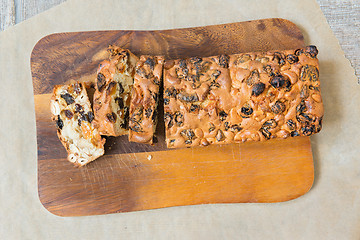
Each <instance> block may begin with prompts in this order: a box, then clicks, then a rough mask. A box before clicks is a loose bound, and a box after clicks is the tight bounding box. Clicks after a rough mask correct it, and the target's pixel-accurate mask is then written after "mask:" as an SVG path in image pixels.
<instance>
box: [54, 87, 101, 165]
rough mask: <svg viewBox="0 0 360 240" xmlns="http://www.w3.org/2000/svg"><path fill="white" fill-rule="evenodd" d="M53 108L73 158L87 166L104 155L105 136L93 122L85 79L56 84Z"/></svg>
mask: <svg viewBox="0 0 360 240" xmlns="http://www.w3.org/2000/svg"><path fill="white" fill-rule="evenodd" d="M50 108H51V112H52V114H53V120H54V121H55V122H56V126H57V135H58V137H59V139H60V141H61V143H62V144H63V145H64V147H65V149H66V151H67V152H68V157H67V159H68V160H69V161H70V162H72V163H74V164H75V165H76V166H84V165H86V164H88V163H89V162H91V161H93V160H95V159H96V158H98V157H100V156H102V155H104V144H105V139H103V138H101V136H100V133H99V131H98V130H97V128H96V127H95V126H94V124H93V123H94V121H93V120H94V113H93V111H92V109H91V104H90V101H89V98H88V95H87V91H86V87H85V84H84V83H74V84H69V85H58V86H55V87H54V91H53V96H52V98H51V101H50Z"/></svg>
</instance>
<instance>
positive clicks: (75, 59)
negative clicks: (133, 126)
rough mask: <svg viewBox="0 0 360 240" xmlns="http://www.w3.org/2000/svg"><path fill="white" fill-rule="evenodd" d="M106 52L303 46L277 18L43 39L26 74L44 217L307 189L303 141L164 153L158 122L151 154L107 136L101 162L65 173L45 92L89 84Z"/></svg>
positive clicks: (308, 156)
mask: <svg viewBox="0 0 360 240" xmlns="http://www.w3.org/2000/svg"><path fill="white" fill-rule="evenodd" d="M248 39H251V40H252V41H249V40H248ZM109 44H116V45H119V46H122V47H126V48H129V49H130V50H131V51H133V52H134V53H135V54H154V55H155V54H156V55H158V54H160V55H165V57H166V58H179V57H190V56H211V55H217V54H221V53H227V54H231V53H240V52H249V51H266V50H275V49H291V48H298V47H302V46H304V42H303V36H302V34H301V32H300V30H299V29H298V28H297V27H296V26H295V25H294V24H293V23H291V22H289V21H286V20H282V19H266V20H258V21H251V22H242V23H232V24H225V25H216V26H207V27H198V28H188V29H173V30H164V31H103V32H81V33H61V34H53V35H50V36H46V37H45V38H43V39H41V40H40V41H39V42H38V44H37V45H36V46H35V47H34V49H33V52H32V56H31V70H32V75H33V85H34V95H35V97H34V99H35V112H36V125H37V140H38V186H39V196H40V200H41V202H42V203H43V205H44V206H45V208H47V209H48V210H49V211H50V212H52V213H54V214H57V215H61V216H80V215H93V214H107V213H114V212H129V211H137V210H145V209H153V208H162V207H170V206H179V205H192V204H203V203H230V202H231V203H235V202H279V201H286V200H290V199H294V198H296V197H299V196H301V195H303V194H305V193H306V192H307V191H308V190H309V189H310V188H311V186H312V182H313V178H314V169H313V161H312V153H311V146H310V140H309V138H308V137H298V138H291V139H287V140H271V141H267V142H257V143H246V144H230V145H218V146H209V147H205V148H201V147H200V148H192V149H176V150H167V149H166V148H165V145H164V142H163V138H164V132H163V127H161V124H160V127H159V128H158V129H157V132H156V134H157V136H158V139H159V142H158V143H157V144H155V146H153V147H152V146H147V145H142V144H135V143H129V142H128V141H127V140H126V137H123V138H121V137H120V138H109V139H108V141H107V145H106V155H105V156H103V157H101V158H99V159H98V160H96V161H94V162H92V163H90V164H89V165H87V166H85V167H83V168H80V169H78V168H75V167H73V166H72V164H71V163H69V162H67V160H66V152H65V150H64V148H63V147H62V145H61V143H60V142H59V140H58V139H57V137H56V130H55V126H54V124H53V123H51V121H50V111H49V109H48V108H49V98H50V94H49V93H50V92H51V89H52V87H53V86H54V85H55V84H63V83H66V82H70V81H73V80H77V79H81V80H88V79H92V78H93V77H94V72H95V70H96V68H97V65H98V63H99V62H100V61H101V60H103V59H104V58H105V57H106V47H107V46H108V45H109ZM160 122H162V121H160ZM149 156H151V157H149Z"/></svg>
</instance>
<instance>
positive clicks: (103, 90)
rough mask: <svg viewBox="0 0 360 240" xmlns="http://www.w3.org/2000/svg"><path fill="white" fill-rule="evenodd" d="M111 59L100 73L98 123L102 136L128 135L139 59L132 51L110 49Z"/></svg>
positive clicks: (96, 116)
mask: <svg viewBox="0 0 360 240" xmlns="http://www.w3.org/2000/svg"><path fill="white" fill-rule="evenodd" d="M108 52H109V54H110V57H109V60H105V61H103V62H102V63H101V64H100V66H99V68H98V71H97V77H96V84H95V93H94V115H95V120H96V121H95V124H96V126H97V128H98V129H99V132H100V134H101V135H107V136H120V135H125V134H127V133H128V118H129V107H130V94H131V89H132V85H133V82H134V74H135V66H136V62H137V61H138V58H137V57H136V56H135V55H134V54H132V53H131V52H130V51H129V50H126V49H122V48H119V47H115V46H110V47H109V48H108Z"/></svg>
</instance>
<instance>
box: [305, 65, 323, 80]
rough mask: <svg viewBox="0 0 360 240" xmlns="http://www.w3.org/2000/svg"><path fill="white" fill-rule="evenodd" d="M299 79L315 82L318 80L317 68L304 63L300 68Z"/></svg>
mask: <svg viewBox="0 0 360 240" xmlns="http://www.w3.org/2000/svg"><path fill="white" fill-rule="evenodd" d="M300 79H301V81H304V82H305V81H308V82H316V81H318V80H319V70H318V69H317V68H316V67H315V66H313V65H308V64H307V65H305V66H303V67H302V68H301V73H300Z"/></svg>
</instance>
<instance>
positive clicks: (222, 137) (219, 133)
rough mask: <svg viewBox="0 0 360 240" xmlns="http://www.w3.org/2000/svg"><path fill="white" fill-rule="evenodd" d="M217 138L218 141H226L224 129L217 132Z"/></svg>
mask: <svg viewBox="0 0 360 240" xmlns="http://www.w3.org/2000/svg"><path fill="white" fill-rule="evenodd" d="M215 138H216V140H217V141H218V142H221V141H224V140H225V135H224V133H223V131H221V130H220V129H219V130H218V131H217V133H216V137H215Z"/></svg>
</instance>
